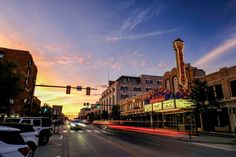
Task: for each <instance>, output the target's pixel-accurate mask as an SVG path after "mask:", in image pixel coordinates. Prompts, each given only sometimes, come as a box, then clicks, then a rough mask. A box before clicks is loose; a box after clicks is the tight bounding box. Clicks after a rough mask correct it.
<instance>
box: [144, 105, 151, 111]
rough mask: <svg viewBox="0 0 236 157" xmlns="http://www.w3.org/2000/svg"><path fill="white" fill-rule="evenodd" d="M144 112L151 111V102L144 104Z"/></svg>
mask: <svg viewBox="0 0 236 157" xmlns="http://www.w3.org/2000/svg"><path fill="white" fill-rule="evenodd" d="M144 111H145V112H152V104H147V105H144Z"/></svg>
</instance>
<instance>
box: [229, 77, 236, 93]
mask: <svg viewBox="0 0 236 157" xmlns="http://www.w3.org/2000/svg"><path fill="white" fill-rule="evenodd" d="M230 88H231V94H232V97H236V80H234V81H230Z"/></svg>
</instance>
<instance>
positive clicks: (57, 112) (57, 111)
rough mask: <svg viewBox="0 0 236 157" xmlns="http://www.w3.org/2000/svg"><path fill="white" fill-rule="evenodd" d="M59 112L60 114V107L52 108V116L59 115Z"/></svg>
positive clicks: (54, 106)
mask: <svg viewBox="0 0 236 157" xmlns="http://www.w3.org/2000/svg"><path fill="white" fill-rule="evenodd" d="M61 112H62V106H59V105H53V106H52V114H53V115H61Z"/></svg>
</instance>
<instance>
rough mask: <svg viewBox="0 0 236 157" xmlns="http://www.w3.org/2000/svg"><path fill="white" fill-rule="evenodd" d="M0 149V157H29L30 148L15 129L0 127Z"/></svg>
mask: <svg viewBox="0 0 236 157" xmlns="http://www.w3.org/2000/svg"><path fill="white" fill-rule="evenodd" d="M0 148H1V149H0V156H1V157H31V156H30V152H31V150H30V148H29V147H28V146H27V145H26V143H25V141H24V139H23V138H22V136H21V135H20V130H19V129H16V128H11V127H6V126H0Z"/></svg>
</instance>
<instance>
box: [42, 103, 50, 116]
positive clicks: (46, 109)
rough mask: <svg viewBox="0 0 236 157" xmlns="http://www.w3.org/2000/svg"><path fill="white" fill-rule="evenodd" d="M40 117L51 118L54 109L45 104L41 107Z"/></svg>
mask: <svg viewBox="0 0 236 157" xmlns="http://www.w3.org/2000/svg"><path fill="white" fill-rule="evenodd" d="M39 115H40V116H42V117H51V116H52V107H51V106H49V105H48V104H46V103H45V104H44V105H43V106H41V107H40V110H39Z"/></svg>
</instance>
